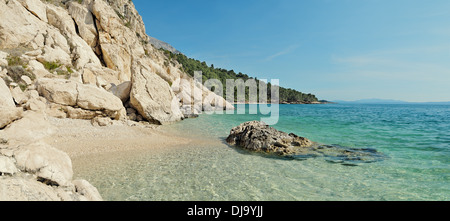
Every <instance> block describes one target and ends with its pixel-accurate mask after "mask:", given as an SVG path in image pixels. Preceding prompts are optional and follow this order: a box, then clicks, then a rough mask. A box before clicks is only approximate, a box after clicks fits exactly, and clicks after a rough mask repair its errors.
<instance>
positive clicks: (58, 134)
mask: <svg viewBox="0 0 450 221" xmlns="http://www.w3.org/2000/svg"><path fill="white" fill-rule="evenodd" d="M48 121H49V123H50V124H51V125H52V126H53V127H54V128H55V133H54V134H53V135H52V136H49V137H47V138H46V139H44V141H45V142H46V143H48V144H50V145H52V146H54V147H55V148H57V149H59V150H61V151H63V152H65V153H67V154H68V155H69V157H70V158H71V159H72V160H74V159H78V158H83V157H87V156H89V157H96V156H99V155H102V154H110V153H118V154H120V153H124V152H130V151H146V150H151V151H161V150H164V149H167V148H172V147H173V148H175V147H179V146H183V145H187V144H189V143H191V142H193V140H192V139H189V138H186V137H180V136H177V135H175V134H171V133H170V132H167V131H164V128H162V127H164V126H155V125H149V124H142V123H137V122H133V124H132V125H128V124H127V122H122V121H115V122H114V123H113V124H112V125H109V126H105V127H98V126H93V125H92V124H91V122H90V121H89V120H74V119H59V118H49V120H48Z"/></svg>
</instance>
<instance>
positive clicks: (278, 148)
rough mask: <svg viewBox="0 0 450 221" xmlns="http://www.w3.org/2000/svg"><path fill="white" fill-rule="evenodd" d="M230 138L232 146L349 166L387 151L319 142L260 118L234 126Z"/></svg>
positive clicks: (369, 160) (381, 156)
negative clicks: (279, 127) (381, 151)
mask: <svg viewBox="0 0 450 221" xmlns="http://www.w3.org/2000/svg"><path fill="white" fill-rule="evenodd" d="M226 141H227V142H228V143H229V144H230V145H235V146H239V147H241V148H243V149H246V150H249V151H254V152H261V153H268V154H276V155H279V156H283V157H288V158H292V159H298V160H305V159H308V158H317V157H321V158H324V159H325V160H326V161H328V162H331V163H341V164H343V165H346V166H356V165H358V164H359V163H372V162H377V161H382V160H384V159H386V156H385V155H384V154H382V153H380V152H378V151H377V150H375V149H372V148H351V147H343V146H340V145H323V144H318V143H315V142H312V141H310V140H308V139H307V138H304V137H299V136H297V135H296V134H293V133H291V134H287V133H285V132H281V131H278V130H276V129H275V128H272V127H269V126H268V125H267V124H265V123H264V122H260V121H251V122H246V123H243V124H241V125H239V126H237V127H235V128H233V129H232V130H231V132H230V135H229V136H228V138H227V139H226Z"/></svg>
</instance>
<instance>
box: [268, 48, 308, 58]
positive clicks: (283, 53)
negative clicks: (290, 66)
mask: <svg viewBox="0 0 450 221" xmlns="http://www.w3.org/2000/svg"><path fill="white" fill-rule="evenodd" d="M298 47H300V45H291V46H289V47H288V48H286V49H284V50H282V51H280V52H278V53H276V54H273V55H271V56H269V57H267V58H266V59H265V60H266V61H271V60H273V59H275V58H277V57H280V56H282V55H286V54H289V53H291V52H292V51H294V50H295V49H297V48H298Z"/></svg>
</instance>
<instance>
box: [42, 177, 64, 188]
mask: <svg viewBox="0 0 450 221" xmlns="http://www.w3.org/2000/svg"><path fill="white" fill-rule="evenodd" d="M37 181H38V182H41V183H43V184H45V185H47V186H56V187H57V186H59V184H58V183H56V182H55V181H52V180H49V179H46V178H43V177H38V178H37Z"/></svg>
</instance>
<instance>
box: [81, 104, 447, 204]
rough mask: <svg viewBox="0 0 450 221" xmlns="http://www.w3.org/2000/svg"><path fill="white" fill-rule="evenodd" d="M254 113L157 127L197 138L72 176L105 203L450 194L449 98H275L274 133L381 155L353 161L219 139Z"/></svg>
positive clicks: (112, 158) (95, 163)
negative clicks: (260, 149) (255, 148)
mask: <svg viewBox="0 0 450 221" xmlns="http://www.w3.org/2000/svg"><path fill="white" fill-rule="evenodd" d="M260 117H261V116H259V115H248V114H247V115H202V116H201V117H200V118H198V119H190V120H186V121H183V122H181V123H178V124H174V125H171V126H168V127H166V128H165V129H164V130H168V131H170V132H172V133H177V134H180V136H188V137H192V138H195V140H196V142H194V143H192V144H190V145H188V146H184V147H177V148H168V149H167V151H158V152H153V151H151V150H149V151H139V152H129V153H126V154H124V153H121V154H120V155H118V154H110V155H104V156H102V157H103V159H98V158H99V157H98V156H96V157H95V159H96V160H93V159H89V158H84V159H75V160H74V167H75V172H76V174H75V176H76V177H78V178H84V179H87V180H88V181H90V182H91V183H92V184H93V185H94V186H96V187H97V188H98V189H99V191H100V193H101V194H102V196H103V197H104V199H105V200H136V201H137V200H145V201H147V200H274V201H278V200H280V201H281V200H450V106H448V105H362V104H359V105H341V104H330V105H280V121H279V123H278V124H277V125H275V126H274V127H275V128H277V129H279V130H282V131H285V132H293V133H296V134H298V135H300V136H304V137H307V138H309V139H311V140H313V141H316V142H319V143H323V144H339V145H342V146H348V147H355V148H365V147H369V148H375V149H377V150H378V151H380V152H382V153H384V154H386V155H387V156H388V158H387V159H386V160H384V161H380V162H376V163H369V164H361V165H359V166H356V167H349V166H344V165H341V164H332V163H329V162H327V161H326V160H325V159H322V158H315V159H308V160H306V161H298V160H286V159H279V158H271V157H263V156H261V155H259V154H250V153H248V152H245V151H241V150H240V149H237V148H233V147H230V146H228V145H226V144H225V143H224V139H225V138H226V137H227V136H228V134H229V131H230V129H231V128H232V127H234V126H237V125H239V124H240V123H243V122H246V121H250V120H260Z"/></svg>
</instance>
